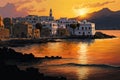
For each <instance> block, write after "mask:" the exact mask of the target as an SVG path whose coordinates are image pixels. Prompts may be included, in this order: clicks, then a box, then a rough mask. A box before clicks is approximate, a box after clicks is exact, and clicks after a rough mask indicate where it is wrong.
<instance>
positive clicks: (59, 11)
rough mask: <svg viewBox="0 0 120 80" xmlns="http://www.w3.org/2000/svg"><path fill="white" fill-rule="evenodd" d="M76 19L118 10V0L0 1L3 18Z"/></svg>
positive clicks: (119, 5) (0, 12) (119, 3)
mask: <svg viewBox="0 0 120 80" xmlns="http://www.w3.org/2000/svg"><path fill="white" fill-rule="evenodd" d="M50 8H52V10H53V16H54V17H55V18H56V19H57V18H60V17H68V18H72V17H76V16H79V15H85V14H87V13H91V12H95V11H98V10H100V9H102V8H109V9H111V10H112V11H117V10H120V0H0V15H1V16H3V17H24V16H26V15H39V16H48V15H49V10H50Z"/></svg>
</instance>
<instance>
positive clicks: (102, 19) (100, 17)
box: [75, 8, 120, 29]
mask: <svg viewBox="0 0 120 80" xmlns="http://www.w3.org/2000/svg"><path fill="white" fill-rule="evenodd" d="M75 19H77V20H84V19H86V20H88V21H90V22H94V23H95V24H96V29H120V11H111V10H110V9H108V8H103V9H102V10H99V11H97V12H93V13H89V14H88V15H87V16H86V17H84V18H82V17H81V16H78V17H76V18H75Z"/></svg>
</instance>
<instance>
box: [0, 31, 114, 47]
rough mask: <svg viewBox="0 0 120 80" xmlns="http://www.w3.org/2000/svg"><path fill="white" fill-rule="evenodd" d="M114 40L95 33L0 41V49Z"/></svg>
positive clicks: (105, 35)
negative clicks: (74, 40) (72, 41)
mask: <svg viewBox="0 0 120 80" xmlns="http://www.w3.org/2000/svg"><path fill="white" fill-rule="evenodd" d="M108 38H116V36H113V35H108V34H104V33H102V32H96V33H95V35H94V36H68V37H50V38H41V39H19V38H17V39H10V40H3V41H0V47H24V46H26V45H31V44H42V43H48V42H61V41H60V40H57V39H66V40H67V39H108Z"/></svg>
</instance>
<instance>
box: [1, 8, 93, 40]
mask: <svg viewBox="0 0 120 80" xmlns="http://www.w3.org/2000/svg"><path fill="white" fill-rule="evenodd" d="M94 34H95V24H94V23H91V22H87V21H86V20H84V21H81V22H80V21H77V20H75V19H68V18H60V19H58V20H55V19H54V16H53V15H52V9H50V13H49V16H37V15H28V16H25V17H16V18H12V19H11V18H4V19H2V17H0V39H3V38H5V39H6V38H32V39H33V38H34V39H38V38H40V37H63V36H71V35H73V36H74V35H76V36H93V35H94Z"/></svg>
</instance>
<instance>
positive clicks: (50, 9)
mask: <svg viewBox="0 0 120 80" xmlns="http://www.w3.org/2000/svg"><path fill="white" fill-rule="evenodd" d="M49 16H50V17H52V9H50V14H49Z"/></svg>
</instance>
